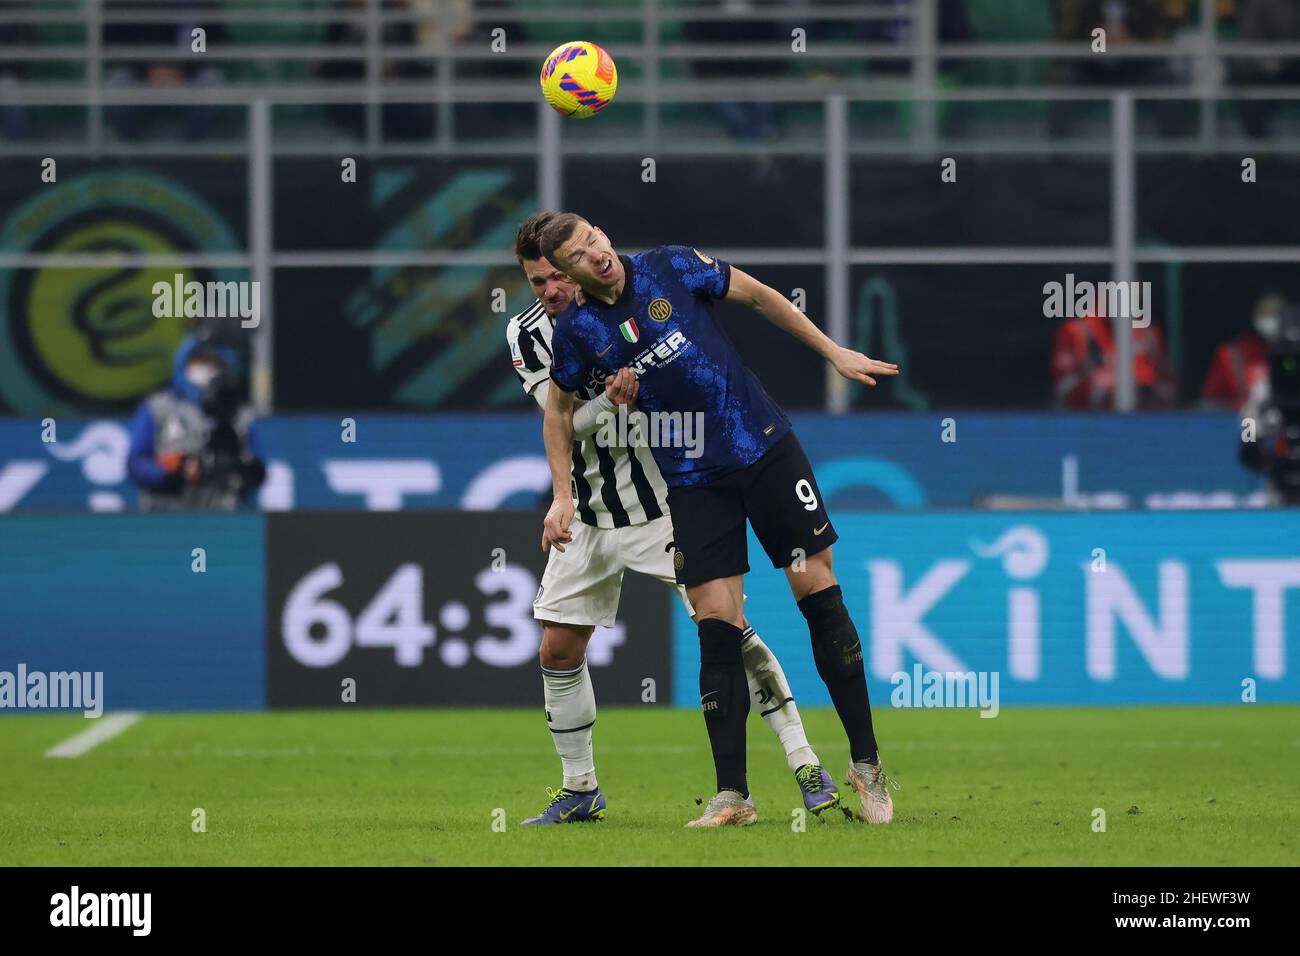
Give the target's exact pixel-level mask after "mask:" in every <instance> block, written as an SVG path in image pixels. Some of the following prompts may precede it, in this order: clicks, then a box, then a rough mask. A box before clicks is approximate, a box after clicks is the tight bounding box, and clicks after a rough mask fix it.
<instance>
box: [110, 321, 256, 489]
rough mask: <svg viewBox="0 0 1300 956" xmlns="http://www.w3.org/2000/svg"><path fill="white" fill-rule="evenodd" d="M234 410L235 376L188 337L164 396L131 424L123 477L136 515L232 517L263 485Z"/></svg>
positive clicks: (241, 412)
mask: <svg viewBox="0 0 1300 956" xmlns="http://www.w3.org/2000/svg"><path fill="white" fill-rule="evenodd" d="M251 423H252V411H251V409H249V408H248V406H246V405H242V404H241V403H240V389H239V382H238V379H237V376H236V375H235V373H234V370H233V369H232V368H231V367H230V364H229V363H228V362H227V361H226V360H225V359H223V358H222V355H221V353H220V351H218V350H217V349H216V348H215V347H213V346H212V345H211V344H210V343H208V342H206V341H203V340H200V339H198V338H195V337H193V336H191V337H189V338H187V339H185V341H184V342H182V343H181V347H180V348H179V349H178V350H177V352H176V363H175V372H174V374H173V376H172V383H171V386H170V387H169V388H166V389H163V390H162V391H159V392H155V393H154V394H153V395H150V396H149V398H147V399H146V400H145V402H144V404H143V405H141V406H140V409H139V411H137V412H136V414H135V418H134V419H133V420H132V422H131V447H130V451H129V453H128V456H127V473H128V474H129V475H130V476H131V480H132V481H133V482H135V484H136V485H137V486H138V487H139V488H140V510H141V511H235V510H237V509H238V508H240V507H241V506H243V505H244V504H246V503H247V502H248V501H249V499H251V497H252V495H253V494H254V492H256V491H257V489H258V488H259V487H260V486H261V484H262V482H263V481H264V480H265V479H266V466H265V464H263V462H262V460H261V458H260V457H259V456H258V455H257V452H256V449H255V447H254V444H253V442H252V435H251V433H250V425H251Z"/></svg>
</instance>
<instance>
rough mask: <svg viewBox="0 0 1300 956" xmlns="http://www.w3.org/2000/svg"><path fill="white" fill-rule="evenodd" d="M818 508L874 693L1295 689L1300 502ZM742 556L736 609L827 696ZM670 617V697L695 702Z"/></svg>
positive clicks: (797, 636)
mask: <svg viewBox="0 0 1300 956" xmlns="http://www.w3.org/2000/svg"><path fill="white" fill-rule="evenodd" d="M831 518H832V520H833V521H834V523H835V529H836V531H837V532H839V536H840V539H839V541H838V542H837V543H836V544H835V552H834V554H835V570H836V575H837V577H838V578H839V581H840V584H841V586H842V587H843V589H844V600H845V603H846V605H847V606H848V608H849V612H850V613H851V614H852V615H853V618H854V621H855V623H856V625H857V629H858V634H859V636H860V637H861V638H862V644H863V650H864V652H865V660H866V663H867V679H868V683H869V690H870V694H871V699H872V702H873V705H874V706H877V707H887V706H890V704H891V698H892V697H893V696H894V695H895V694H896V693H899V694H902V695H903V696H904V697H905V699H906V700H907V701H908V702H909V705H910V706H915V705H916V703H917V698H918V697H919V696H920V695H921V693H922V690H923V687H922V686H921V685H922V684H923V682H924V681H925V680H927V679H929V678H928V676H927V675H928V674H930V673H937V674H944V675H946V674H968V673H969V674H975V675H976V676H977V677H979V676H980V675H984V677H983V679H984V680H985V683H986V685H987V686H989V688H990V689H996V691H997V705H995V706H994V708H993V709H996V706H999V705H1000V706H1023V705H1068V706H1091V705H1098V704H1160V703H1164V704H1232V705H1234V706H1243V705H1245V704H1246V703H1252V702H1253V703H1281V702H1288V703H1294V702H1296V701H1300V666H1298V665H1297V661H1300V512H1295V511H1287V512H1277V511H1274V512H1264V511H1259V512H1249V513H1242V512H1238V513H1227V512H1222V513H1216V512H1187V513H1180V514H1157V513H1150V512H1148V513H1145V514H1140V513H1133V512H1123V513H1111V514H1096V513H1094V514H1042V513H1024V514H1014V515H1011V514H972V513H960V512H956V513H951V514H915V515H909V514H876V515H853V514H836V513H835V511H834V510H832V512H831ZM749 553H750V565H751V568H752V574H751V575H750V576H749V577H748V578H746V582H745V590H746V592H747V593H748V594H749V600H748V601H747V602H746V605H745V613H746V615H747V617H748V618H749V620H750V621H751V622H752V623H753V625H754V626H755V628H757V630H758V632H759V634H761V635H762V636H763V639H764V640H765V641H767V643H768V644H769V645H770V646H771V647H772V649H773V650H774V651H775V652H776V653H777V655H778V656H779V657H780V659H781V661H782V663H783V664H784V666H785V671H786V675H787V677H788V678H789V680H790V684H791V687H792V688H793V689H794V692H795V696H796V698H797V699H798V700H799V702H800V703H801V704H806V705H809V706H826V705H829V704H830V697H829V695H828V694H827V692H826V689H825V686H824V685H823V684H822V682H821V680H820V679H819V678H818V676H817V673H816V670H815V668H814V666H813V659H812V652H811V650H810V649H809V638H808V628H807V626H806V625H805V623H804V621H803V619H802V618H801V617H800V615H799V612H798V611H797V609H796V608H795V605H794V601H793V599H792V598H791V596H790V592H789V588H788V587H787V586H786V584H785V581H784V576H783V574H782V573H781V572H779V571H774V570H773V569H772V567H771V565H770V563H769V562H768V561H767V560H766V559H765V557H764V555H763V553H762V551H761V549H760V548H759V547H758V544H757V542H756V541H755V540H753V538H752V536H751V539H750V545H749ZM675 615H676V616H675V621H676V634H677V638H676V651H675V653H676V657H677V666H676V674H677V693H676V697H677V703H678V704H679V705H681V706H683V707H686V706H696V700H697V698H698V690H697V680H696V675H697V673H698V669H699V641H698V639H697V637H696V630H695V626H694V625H693V624H692V623H691V621H690V619H689V618H688V617H686V615H685V614H684V613H676V612H675ZM918 670H919V672H920V674H919V675H918ZM898 674H902V675H904V677H903V679H899V680H895V675H898ZM994 675H996V678H997V684H996V685H992V684H990V683H988V681H989V679H991V678H993V676H994ZM918 676H920V678H921V679H920V680H918V679H917V678H918ZM972 716H973V715H972Z"/></svg>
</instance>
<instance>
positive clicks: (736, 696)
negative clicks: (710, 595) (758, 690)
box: [697, 618, 749, 796]
mask: <svg viewBox="0 0 1300 956" xmlns="http://www.w3.org/2000/svg"><path fill="white" fill-rule="evenodd" d="M697 627H698V628H699V632H700V708H701V709H702V710H703V711H704V726H705V727H707V728H708V731H709V745H710V746H711V747H712V748H713V766H714V769H715V770H716V771H717V775H718V789H719V790H737V791H739V792H740V793H741V794H743V795H745V796H748V795H749V785H748V782H747V781H746V779H745V718H746V717H748V716H749V683H748V682H747V681H746V680H745V661H744V658H742V657H741V654H740V640H741V630H740V628H738V627H736V626H735V625H734V624H728V623H727V622H726V621H719V620H718V619H717V618H704V619H703V620H701V621H700V622H699V624H698V625H697Z"/></svg>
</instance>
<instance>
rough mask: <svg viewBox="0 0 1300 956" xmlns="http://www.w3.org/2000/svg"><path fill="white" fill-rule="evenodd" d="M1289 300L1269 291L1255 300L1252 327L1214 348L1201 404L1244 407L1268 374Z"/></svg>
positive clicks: (1212, 406) (1228, 407) (1239, 408)
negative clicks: (1269, 293) (1283, 314)
mask: <svg viewBox="0 0 1300 956" xmlns="http://www.w3.org/2000/svg"><path fill="white" fill-rule="evenodd" d="M1285 307H1286V303H1285V302H1284V301H1283V300H1282V297H1281V296H1280V295H1266V296H1264V297H1262V298H1261V299H1260V300H1259V301H1258V302H1256V303H1255V311H1254V314H1253V315H1252V317H1251V325H1250V328H1248V329H1246V330H1245V331H1244V332H1242V333H1241V334H1240V335H1238V336H1237V337H1236V338H1234V339H1232V340H1231V341H1229V342H1224V343H1223V344H1222V345H1220V346H1219V347H1218V348H1217V349H1215V351H1214V360H1213V361H1212V362H1211V363H1210V372H1209V374H1208V375H1206V377H1205V384H1204V385H1203V386H1202V387H1201V404H1202V405H1205V406H1208V407H1211V408H1222V409H1226V410H1227V411H1232V412H1235V411H1240V410H1241V409H1242V408H1244V407H1245V406H1246V403H1247V401H1248V400H1249V399H1250V396H1251V393H1252V392H1253V391H1254V390H1255V389H1256V387H1257V386H1258V385H1259V384H1260V382H1262V381H1265V380H1267V378H1268V357H1269V348H1270V346H1271V345H1272V343H1273V342H1276V341H1277V335H1278V330H1279V328H1280V326H1281V321H1282V310H1283V309H1284V308H1285Z"/></svg>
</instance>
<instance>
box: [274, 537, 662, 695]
mask: <svg viewBox="0 0 1300 956" xmlns="http://www.w3.org/2000/svg"><path fill="white" fill-rule="evenodd" d="M540 541H541V525H540V523H538V522H535V521H531V520H528V519H526V518H523V517H521V516H520V515H517V514H507V513H501V514H472V513H466V512H418V513H409V514H400V515H375V514H365V513H359V514H311V513H299V514H279V515H269V516H268V517H267V575H268V579H267V595H268V599H267V608H266V613H267V619H266V655H267V703H268V705H269V706H271V707H331V706H352V705H353V704H356V705H359V706H372V707H380V706H411V707H415V706H420V707H430V706H438V707H440V706H451V705H455V706H479V705H483V706H495V707H500V706H516V705H517V706H536V707H541V706H542V683H541V674H540V671H539V670H538V666H539V665H538V658H537V651H538V648H539V646H540V645H541V638H542V629H541V625H540V624H539V623H538V622H537V621H536V620H534V618H533V598H534V596H535V595H536V594H537V589H538V586H539V583H540V581H541V576H542V571H543V569H544V568H545V566H546V557H545V555H543V554H542V551H541V546H540ZM675 600H676V598H675V597H674V596H673V592H672V590H671V589H670V588H668V587H667V586H666V585H664V584H661V583H660V582H658V581H653V580H651V579H649V578H646V577H643V576H641V575H627V576H626V577H625V578H624V579H623V595H622V600H621V602H620V605H619V613H618V621H617V622H616V624H615V626H614V627H612V628H600V629H598V630H597V631H596V633H595V634H594V635H593V636H592V639H591V642H590V644H589V645H588V648H587V663H588V665H589V666H590V668H591V672H592V680H593V682H594V684H595V686H596V687H597V688H599V689H598V691H597V693H598V694H599V695H600V700H601V701H602V702H603V703H609V704H642V703H663V704H667V703H670V702H671V701H670V697H671V693H670V688H671V686H672V684H671V680H670V672H669V660H670V656H671V655H670V629H669V606H670V602H672V601H675ZM647 680H649V681H652V682H653V683H651V684H647V683H646V681H647ZM347 681H352V682H353V683H352V684H351V686H350V688H349V686H348V685H347V684H346V682H347ZM349 689H350V690H351V691H353V692H354V693H352V694H350V695H349V693H348V692H349ZM647 690H649V691H650V692H651V693H650V694H648V695H647V693H646V692H647ZM349 697H350V699H349ZM648 697H653V700H650V699H648Z"/></svg>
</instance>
